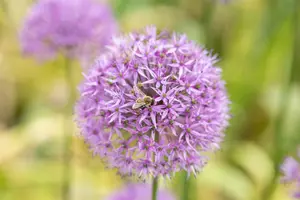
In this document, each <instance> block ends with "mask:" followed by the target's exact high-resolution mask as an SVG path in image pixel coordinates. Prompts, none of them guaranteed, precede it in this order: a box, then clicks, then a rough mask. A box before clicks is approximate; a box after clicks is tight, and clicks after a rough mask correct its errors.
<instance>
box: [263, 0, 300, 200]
mask: <svg viewBox="0 0 300 200" xmlns="http://www.w3.org/2000/svg"><path fill="white" fill-rule="evenodd" d="M294 9H295V10H294V14H293V15H294V19H293V20H294V23H293V27H294V46H293V60H292V65H291V68H290V71H289V72H288V77H287V81H286V83H285V84H284V86H283V87H282V91H281V95H280V103H279V111H278V113H277V117H276V119H275V122H274V123H275V124H274V152H273V155H274V156H273V157H274V170H275V172H274V176H273V178H272V181H271V182H270V184H269V185H268V187H267V188H266V190H265V192H264V194H263V197H262V199H263V200H268V199H271V198H272V195H273V193H274V191H275V189H276V181H277V180H278V176H279V172H280V164H281V162H282V160H283V158H284V155H285V153H286V150H285V149H284V148H283V141H284V138H283V135H284V133H283V130H282V128H283V123H284V119H285V117H286V115H287V110H288V105H289V103H288V101H289V99H290V98H289V97H290V93H291V86H292V84H293V82H294V81H295V80H296V79H297V77H296V76H297V75H296V74H297V73H296V72H297V70H298V69H297V68H298V67H299V66H300V59H299V58H298V56H299V55H297V54H299V52H300V46H299V45H300V26H299V25H300V24H299V23H300V1H299V0H295V6H294Z"/></svg>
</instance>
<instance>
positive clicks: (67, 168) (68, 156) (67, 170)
mask: <svg viewBox="0 0 300 200" xmlns="http://www.w3.org/2000/svg"><path fill="white" fill-rule="evenodd" d="M64 65H65V80H66V85H67V90H68V98H67V99H68V101H67V104H66V107H65V113H64V116H65V119H64V134H63V175H62V176H63V182H62V199H63V200H69V199H71V197H70V191H71V182H72V169H71V161H72V156H73V155H72V150H71V148H72V137H70V135H71V133H72V132H73V128H72V127H73V126H72V122H71V121H70V116H71V115H72V110H73V105H74V101H75V98H76V93H75V91H74V89H73V79H72V70H71V67H72V63H71V60H70V59H68V58H66V59H65V64H64Z"/></svg>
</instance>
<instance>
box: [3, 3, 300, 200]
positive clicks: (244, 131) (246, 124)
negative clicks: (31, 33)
mask: <svg viewBox="0 0 300 200" xmlns="http://www.w3.org/2000/svg"><path fill="white" fill-rule="evenodd" d="M296 1H297V0H232V1H230V2H229V3H227V4H222V3H219V2H217V1H214V0H111V1H110V3H111V5H112V7H113V10H114V13H115V15H116V17H117V18H118V22H119V25H120V29H121V31H125V32H128V31H132V30H136V29H139V28H142V27H144V26H146V25H150V24H153V25H156V26H157V27H158V28H167V29H169V30H175V31H178V32H182V33H186V34H187V35H188V37H189V38H191V39H193V40H196V41H198V42H199V43H201V44H203V45H205V46H206V47H207V48H209V49H213V51H214V52H215V53H217V54H219V57H220V63H219V65H220V66H221V67H222V69H223V74H224V76H223V77H224V79H225V80H226V82H227V86H228V91H229V95H230V99H231V101H232V104H231V107H232V108H231V113H232V119H231V125H230V128H229V129H228V130H227V131H226V137H225V141H224V143H223V145H222V150H221V151H220V152H217V153H215V154H213V155H212V157H211V159H210V162H209V164H208V165H207V166H206V167H205V168H204V170H203V172H201V173H200V174H199V175H198V176H197V177H196V178H194V177H191V182H190V186H191V187H190V194H189V198H190V200H198V199H199V200H256V199H261V197H262V194H263V191H264V189H265V188H266V187H267V185H268V184H269V183H270V181H271V179H272V177H273V173H274V166H273V165H274V163H273V159H272V152H274V145H273V141H274V135H275V132H276V130H275V129H276V124H275V121H276V118H277V114H278V112H279V109H278V108H279V106H280V101H281V100H280V98H281V96H282V92H284V91H285V90H284V88H285V85H286V84H287V82H288V79H289V72H290V70H291V68H292V65H293V63H294V62H295V61H293V60H295V58H294V55H296V57H297V56H298V57H300V51H299V52H294V51H296V49H298V50H299V48H295V44H296V41H295V37H296V36H295V28H296V25H297V24H296V23H297V22H299V23H300V20H299V21H296V18H297V15H296V9H297V8H296V3H295V2H296ZM0 2H1V4H0V6H1V9H0V199H1V200H19V199H22V200H54V199H55V200H57V199H61V185H62V181H63V179H62V172H63V170H62V168H63V162H62V155H63V135H64V133H63V117H64V115H63V111H64V107H65V105H66V104H67V95H66V94H67V89H68V87H67V86H66V82H65V80H64V68H63V59H61V58H58V59H56V60H53V61H49V62H44V63H41V62H38V61H35V60H34V59H32V58H28V57H24V56H23V55H22V54H21V50H20V46H19V41H18V34H19V33H18V32H19V30H20V27H21V25H22V23H23V19H24V16H25V15H26V12H27V10H28V9H29V7H30V5H31V4H32V2H33V1H32V0H6V1H5V4H4V1H3V0H0ZM298 12H300V9H298ZM298 26H300V24H298ZM296 60H297V59H296ZM298 63H299V62H298ZM299 67H300V66H298V68H299ZM73 69H74V70H73V74H72V75H73V77H74V78H75V79H76V84H74V88H76V87H77V84H78V83H79V82H80V80H81V78H82V77H81V76H82V75H81V70H82V68H81V67H80V66H79V63H74V64H73ZM297 73H298V74H297ZM297 75H299V76H300V70H296V71H294V73H293V77H294V80H295V81H293V82H292V84H291V85H290V86H291V89H290V90H288V92H286V98H284V102H283V104H284V105H286V111H287V112H286V113H285V114H284V117H283V118H282V119H281V121H283V122H280V123H282V124H283V126H282V127H281V128H282V130H280V133H281V134H282V135H281V138H282V141H281V142H282V147H283V148H284V149H285V150H286V152H288V153H289V154H293V153H294V152H295V151H296V144H297V143H298V141H299V139H300V136H299V133H300V125H299V120H300V117H299V114H300V106H299V105H300V104H299V103H300V90H299V85H297V79H298V80H299V78H298V76H297ZM71 117H72V116H70V118H71ZM276 123H278V122H276ZM74 127H75V125H74ZM72 140H73V145H72V152H73V159H72V164H71V167H72V171H71V172H72V183H71V197H72V199H73V200H83V199H89V200H94V199H95V200H96V199H97V200H100V199H103V198H104V197H105V196H106V195H108V194H110V193H111V192H112V191H114V190H118V189H119V188H120V187H122V185H124V184H126V181H125V180H123V179H121V178H120V177H119V176H118V175H116V171H114V170H110V169H106V168H105V166H104V165H103V163H102V162H101V161H100V159H99V158H98V157H92V153H91V152H89V151H88V147H87V145H86V144H84V142H83V141H82V139H81V138H80V137H79V132H78V130H77V131H75V132H74V133H73V135H72ZM275 150H276V149H275ZM182 180H183V179H182V175H180V174H179V175H177V176H176V177H175V178H174V179H172V180H171V181H170V180H165V181H161V184H160V186H161V187H167V188H169V189H171V190H172V191H174V192H175V193H176V194H177V195H178V200H179V199H180V198H179V197H180V194H181V190H182V188H183V185H182V184H183V183H182ZM276 182H277V185H276V186H275V194H274V196H273V198H272V199H274V200H275V199H276V200H285V199H289V198H290V197H289V189H288V188H289V186H288V185H281V184H279V181H276Z"/></svg>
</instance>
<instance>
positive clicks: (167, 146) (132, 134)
mask: <svg viewBox="0 0 300 200" xmlns="http://www.w3.org/2000/svg"><path fill="white" fill-rule="evenodd" d="M216 62H217V59H216V56H213V55H212V54H211V53H210V52H209V51H207V50H205V49H204V48H202V47H200V46H198V45H197V44H196V43H195V42H193V41H190V40H188V39H187V38H186V36H185V35H180V34H176V33H173V34H169V33H168V32H165V31H163V32H158V31H157V30H156V28H155V27H148V28H146V29H145V31H143V32H141V33H131V34H129V35H125V36H120V37H116V38H114V40H113V44H112V45H111V46H110V47H109V52H107V54H105V55H102V56H101V57H100V58H99V59H98V60H97V61H96V63H95V65H94V66H92V67H91V69H90V71H89V72H88V73H87V74H86V75H84V76H85V80H84V81H83V83H82V85H81V86H80V95H81V96H80V99H79V101H78V103H77V106H76V111H75V112H76V115H77V119H76V121H77V122H78V124H79V127H80V129H81V132H82V136H83V137H84V139H85V140H86V142H87V143H88V144H89V145H90V147H91V150H92V151H93V152H94V154H98V155H100V156H101V157H103V158H105V159H106V160H107V161H108V163H109V164H110V166H111V167H116V168H117V169H119V172H120V173H121V174H123V175H131V174H134V175H138V176H139V177H142V178H146V177H147V176H148V175H153V176H158V175H161V176H167V177H169V176H170V175H172V174H173V173H174V172H177V171H179V170H185V171H187V172H188V173H190V172H192V173H193V174H196V173H197V172H199V171H200V170H201V169H202V167H203V166H204V165H205V164H206V161H207V158H206V157H205V156H204V155H203V152H212V151H215V150H217V149H219V148H220V142H221V141H222V138H223V132H224V130H225V128H226V127H227V126H228V119H229V115H228V112H229V107H228V105H229V100H228V97H227V93H226V90H225V82H224V81H223V80H222V79H221V69H220V68H218V67H216V66H215V63H216Z"/></svg>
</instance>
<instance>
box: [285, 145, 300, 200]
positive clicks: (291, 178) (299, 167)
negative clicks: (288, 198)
mask: <svg viewBox="0 0 300 200" xmlns="http://www.w3.org/2000/svg"><path fill="white" fill-rule="evenodd" d="M299 157H300V149H299V150H298V158H299ZM281 172H282V173H283V177H282V178H281V181H282V182H283V183H292V184H293V187H294V188H295V189H293V190H292V192H291V193H292V196H293V197H294V198H297V199H300V164H299V162H298V161H297V160H295V159H294V158H293V157H287V158H286V159H285V160H284V162H283V164H282V165H281Z"/></svg>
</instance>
